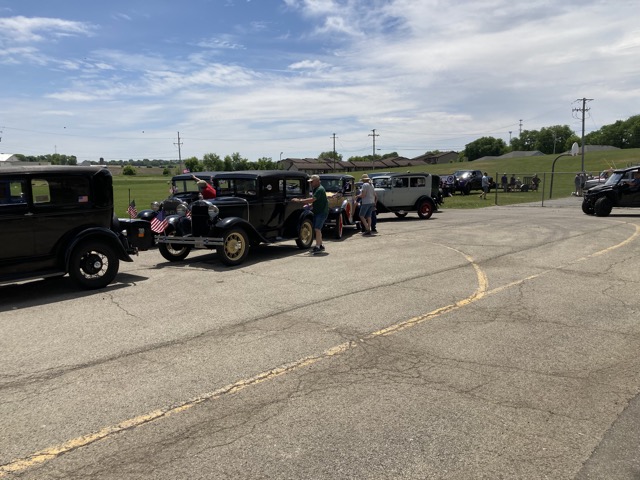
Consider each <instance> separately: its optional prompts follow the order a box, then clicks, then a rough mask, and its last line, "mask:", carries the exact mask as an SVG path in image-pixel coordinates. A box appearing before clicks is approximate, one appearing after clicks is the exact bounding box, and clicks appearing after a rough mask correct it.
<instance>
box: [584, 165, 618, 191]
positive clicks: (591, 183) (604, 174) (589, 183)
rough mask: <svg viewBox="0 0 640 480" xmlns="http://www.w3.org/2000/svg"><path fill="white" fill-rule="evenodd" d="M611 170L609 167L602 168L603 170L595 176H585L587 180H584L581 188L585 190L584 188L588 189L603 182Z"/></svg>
mask: <svg viewBox="0 0 640 480" xmlns="http://www.w3.org/2000/svg"><path fill="white" fill-rule="evenodd" d="M612 171H613V170H611V169H609V170H604V171H602V172H600V174H599V175H598V176H597V177H591V178H587V180H585V182H584V185H583V187H582V190H584V191H586V190H589V189H590V188H592V187H595V186H596V185H602V184H604V183H605V182H606V181H607V179H608V178H609V176H610V175H611V172H612Z"/></svg>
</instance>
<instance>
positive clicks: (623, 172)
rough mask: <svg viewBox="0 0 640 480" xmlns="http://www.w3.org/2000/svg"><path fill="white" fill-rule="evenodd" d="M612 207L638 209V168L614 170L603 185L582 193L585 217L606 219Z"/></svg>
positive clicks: (639, 191)
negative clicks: (592, 216)
mask: <svg viewBox="0 0 640 480" xmlns="http://www.w3.org/2000/svg"><path fill="white" fill-rule="evenodd" d="M613 207H631V208H638V207H640V167H639V166H635V167H630V168H625V169H620V170H614V172H613V173H612V174H611V175H610V176H609V178H607V181H606V182H605V183H604V184H602V185H597V186H595V187H592V188H590V189H589V190H588V191H586V192H585V193H584V198H583V200H582V211H583V212H584V213H586V214H587V215H593V214H595V215H596V216H597V217H606V216H607V215H609V214H610V213H611V210H612V209H613Z"/></svg>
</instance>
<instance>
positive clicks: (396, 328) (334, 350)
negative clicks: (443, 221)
mask: <svg viewBox="0 0 640 480" xmlns="http://www.w3.org/2000/svg"><path fill="white" fill-rule="evenodd" d="M634 226H635V232H634V234H633V235H632V236H631V237H629V238H627V239H626V240H624V241H622V242H620V243H619V244H617V245H613V246H611V247H607V248H606V249H603V250H600V251H598V252H595V253H592V254H591V255H587V256H586V257H583V258H580V259H578V260H576V261H574V262H572V263H576V262H579V261H583V260H586V259H589V258H593V257H596V256H599V255H604V254H605V253H608V252H611V251H613V250H615V249H617V248H620V247H622V246H624V245H627V244H629V243H631V242H632V241H634V240H635V239H636V238H637V237H638V236H640V226H638V225H634ZM441 246H442V247H444V248H447V249H449V250H452V251H455V252H457V253H459V254H461V255H463V256H464V257H465V259H466V260H467V261H468V262H469V263H470V264H471V265H472V266H473V268H474V270H475V272H476V276H477V280H478V288H477V289H476V291H475V292H474V293H473V294H471V295H470V296H469V297H467V298H465V299H462V300H459V301H457V302H456V303H453V304H451V305H447V306H444V307H441V308H437V309H436V310H433V311H431V312H429V313H425V314H423V315H419V316H417V317H413V318H410V319H408V320H404V321H402V322H399V323H396V324H394V325H391V326H389V327H385V328H383V329H381V330H378V331H375V332H372V333H370V334H368V335H366V336H365V337H363V338H362V339H360V340H359V341H365V340H368V339H373V338H376V337H381V336H389V335H393V334H395V333H398V332H400V331H402V330H405V329H407V328H412V327H414V326H416V325H419V324H421V323H423V322H425V321H427V320H431V319H433V318H436V317H438V316H440V315H443V314H445V313H448V312H451V311H454V310H458V309H460V308H462V307H465V306H467V305H470V304H471V303H474V302H476V301H478V300H480V299H481V298H483V297H484V296H486V295H488V294H495V293H498V292H501V291H503V290H506V289H508V288H510V287H513V286H515V285H519V284H522V283H524V282H526V281H528V280H531V279H534V278H537V277H540V276H542V275H544V274H546V273H549V272H551V271H555V270H558V269H560V268H564V267H566V266H567V265H569V264H567V265H563V266H559V267H555V268H553V269H549V270H545V271H543V272H540V273H538V274H535V275H530V276H528V277H526V278H523V279H521V280H518V281H515V282H511V283H509V284H507V285H503V286H500V287H498V288H495V289H493V290H491V291H489V290H488V286H489V282H488V280H487V276H486V274H485V273H484V272H483V271H482V269H481V268H480V267H479V265H478V264H477V263H476V262H475V260H474V259H473V258H472V257H470V256H469V255H467V254H465V253H463V252H461V251H460V250H456V249H454V248H452V247H449V246H446V245H441ZM359 341H348V342H345V343H341V344H340V345H336V346H335V347H331V348H329V349H327V350H325V351H324V352H322V353H320V354H319V355H315V356H308V357H304V358H302V359H300V360H297V361H295V362H292V363H288V364H285V365H282V366H280V367H277V368H274V369H272V370H267V371H265V372H262V373H259V374H257V375H255V376H253V377H250V378H246V379H243V380H239V381H237V382H235V383H232V384H230V385H227V386H225V387H221V388H219V389H217V390H214V391H212V392H209V393H206V394H204V395H202V396H200V397H197V398H194V399H191V400H188V401H186V402H183V403H180V404H178V405H174V406H171V407H168V408H166V409H158V410H154V411H152V412H150V413H147V414H144V415H140V416H138V417H134V418H131V419H128V420H125V421H123V422H121V423H119V424H117V425H113V426H108V427H105V428H102V429H101V430H99V431H97V432H94V433H90V434H88V435H83V436H81V437H77V438H74V439H72V440H69V441H68V442H65V443H63V444H61V445H57V446H54V447H50V448H46V449H44V450H41V451H39V452H36V453H33V454H31V455H29V456H27V457H24V458H20V459H16V460H13V461H11V462H10V463H7V464H5V465H0V478H4V477H6V476H7V475H8V474H12V473H19V472H23V471H25V470H28V469H30V468H33V467H36V466H38V465H41V464H43V463H46V462H48V461H50V460H53V459H55V458H57V457H59V456H61V455H64V454H65V453H69V452H71V451H74V450H77V449H79V448H82V447H86V446H87V445H90V444H92V443H95V442H98V441H100V440H104V439H105V438H108V437H111V436H113V435H115V434H118V433H121V432H124V431H126V430H131V429H134V428H136V427H139V426H141V425H144V424H147V423H150V422H154V421H156V420H159V419H162V418H165V417H168V416H170V415H174V414H176V413H180V412H184V411H186V410H189V409H190V408H193V407H195V406H196V405H199V404H200V403H203V402H205V401H208V400H215V399H217V398H220V397H222V396H225V395H230V394H234V393H237V392H239V391H241V390H244V389H245V388H248V387H251V386H254V385H258V384H260V383H263V382H266V381H268V380H272V379H274V378H277V377H279V376H282V375H284V374H286V373H290V372H293V371H295V370H299V369H301V368H303V367H307V366H309V365H313V364H314V363H317V362H319V361H321V360H324V359H327V358H331V357H334V356H337V355H341V354H343V353H345V352H347V351H349V350H351V349H353V348H355V347H357V346H358V343H359Z"/></svg>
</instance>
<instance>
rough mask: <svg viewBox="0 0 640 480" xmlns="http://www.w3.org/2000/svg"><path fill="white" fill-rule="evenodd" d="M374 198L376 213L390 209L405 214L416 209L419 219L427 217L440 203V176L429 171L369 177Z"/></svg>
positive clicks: (401, 214)
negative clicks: (373, 190)
mask: <svg viewBox="0 0 640 480" xmlns="http://www.w3.org/2000/svg"><path fill="white" fill-rule="evenodd" d="M373 186H374V187H375V191H376V195H377V197H378V201H377V203H376V210H377V212H378V213H388V212H393V213H394V214H395V215H396V216H397V217H406V216H407V213H408V212H411V211H415V212H418V216H419V217H420V218H422V219H428V218H431V215H432V214H433V212H435V211H437V210H438V204H440V203H442V193H441V192H440V177H438V176H437V175H431V174H429V173H390V174H387V175H380V176H376V177H374V178H373Z"/></svg>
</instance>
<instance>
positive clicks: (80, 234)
mask: <svg viewBox="0 0 640 480" xmlns="http://www.w3.org/2000/svg"><path fill="white" fill-rule="evenodd" d="M0 222H1V223H2V236H3V239H4V242H3V245H2V249H0V283H14V282H17V281H21V280H30V279H36V278H45V277H56V276H63V275H65V274H67V273H68V274H69V276H70V277H71V278H72V279H73V281H74V282H75V283H77V284H78V285H79V286H80V287H83V288H102V287H105V286H107V285H108V284H109V283H111V282H112V281H113V280H114V278H115V276H116V274H117V273H118V269H119V265H120V263H119V261H120V260H123V261H126V262H131V261H132V259H131V257H130V255H131V254H137V252H138V250H146V249H148V248H149V246H150V245H151V241H152V235H151V230H150V227H149V223H148V222H145V221H143V220H119V219H117V218H115V217H114V214H113V188H112V177H111V173H109V171H108V170H107V169H104V168H100V167H78V166H65V167H58V166H19V167H18V166H12V167H0Z"/></svg>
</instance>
